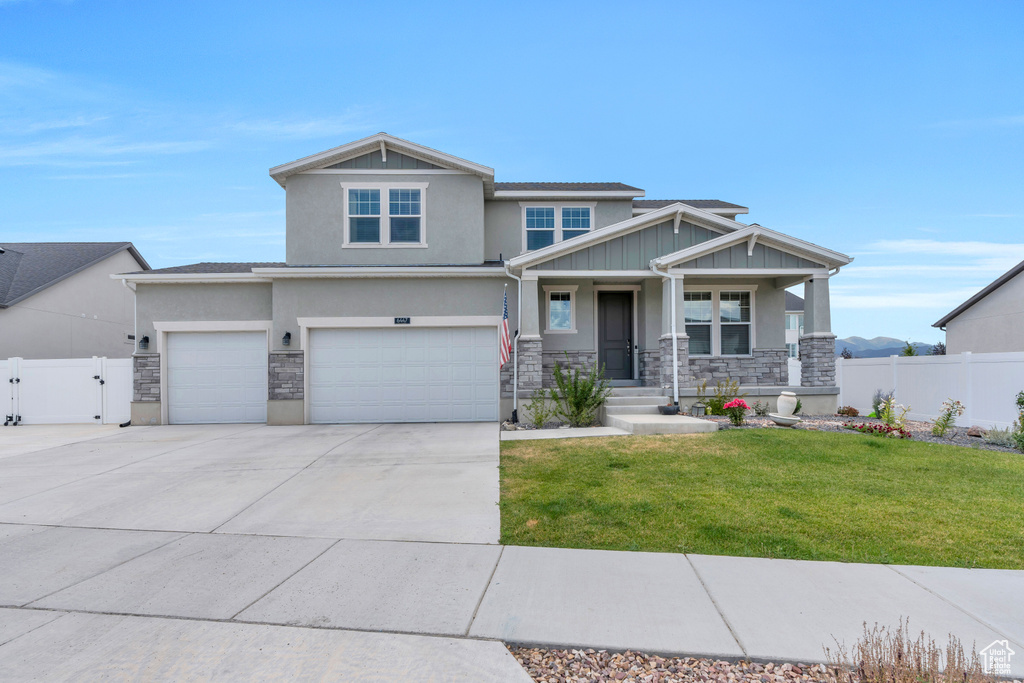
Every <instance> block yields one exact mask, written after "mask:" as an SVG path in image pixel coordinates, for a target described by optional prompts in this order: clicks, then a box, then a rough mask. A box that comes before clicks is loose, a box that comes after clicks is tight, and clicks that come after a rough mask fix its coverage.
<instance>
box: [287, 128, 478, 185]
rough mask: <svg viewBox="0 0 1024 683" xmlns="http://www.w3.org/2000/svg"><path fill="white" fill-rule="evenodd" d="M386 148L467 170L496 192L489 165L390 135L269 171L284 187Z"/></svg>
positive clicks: (454, 168)
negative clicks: (295, 177) (290, 181)
mask: <svg viewBox="0 0 1024 683" xmlns="http://www.w3.org/2000/svg"><path fill="white" fill-rule="evenodd" d="M383 149H393V150H395V151H397V152H401V153H402V154H408V155H409V156H414V157H418V158H420V159H423V160H424V161H429V162H430V163H432V164H437V165H438V166H441V167H442V168H448V169H452V170H457V171H464V172H466V173H472V174H474V175H478V176H480V177H481V178H483V179H484V189H485V191H486V192H487V193H488V194H490V193H491V192H493V191H494V169H493V168H490V167H489V166H484V165H482V164H477V163H474V162H472V161H467V160H466V159H460V158H459V157H456V156H452V155H451V154H445V153H444V152H440V151H438V150H436V149H432V148H430V147H424V146H423V145H418V144H416V143H415V142H410V141H409V140H403V139H402V138H396V137H395V136H393V135H388V134H387V133H377V134H376V135H371V136H370V137H368V138H363V139H362V140H356V141H355V142H350V143H348V144H346V145H341V146H340V147H335V148H333V149H329V150H327V151H324V152H320V153H318V154H313V155H311V156H308V157H303V158H302V159H298V160H296V161H292V162H289V163H287V164H281V165H280V166H275V167H274V168H272V169H270V177H271V178H273V179H274V180H276V181H277V183H278V184H279V185H280V186H281V187H284V184H285V180H286V179H287V178H288V176H292V175H295V174H296V173H302V172H304V171H312V170H314V169H321V168H324V167H326V166H332V165H334V164H337V163H339V162H341V161H344V160H346V159H350V158H352V157H357V156H360V155H362V154H366V153H368V152H373V151H377V150H383Z"/></svg>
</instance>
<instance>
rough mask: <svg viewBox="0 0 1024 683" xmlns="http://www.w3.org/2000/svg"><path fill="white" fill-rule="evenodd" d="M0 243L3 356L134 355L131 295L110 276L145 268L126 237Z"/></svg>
mask: <svg viewBox="0 0 1024 683" xmlns="http://www.w3.org/2000/svg"><path fill="white" fill-rule="evenodd" d="M0 250H2V253H0V359H2V358H12V357H20V358H26V359H28V358H32V359H37V358H89V357H92V356H106V357H108V358H128V357H129V356H131V355H132V352H133V351H134V348H135V344H134V340H133V337H132V335H134V334H135V295H134V293H133V292H132V291H131V290H130V289H129V288H127V287H125V286H123V284H122V283H121V282H118V281H116V280H111V278H110V276H111V274H113V273H123V272H125V271H126V270H138V269H140V268H142V269H143V270H148V269H149V264H147V263H146V261H145V259H143V258H142V256H141V255H140V254H139V252H138V251H136V249H135V247H134V246H132V243H131V242H6V243H3V244H0Z"/></svg>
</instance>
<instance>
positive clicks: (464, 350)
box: [309, 327, 498, 422]
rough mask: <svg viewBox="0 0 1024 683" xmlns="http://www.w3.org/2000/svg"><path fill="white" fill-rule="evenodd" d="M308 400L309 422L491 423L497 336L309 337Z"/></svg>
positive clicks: (439, 332) (423, 330) (455, 332)
mask: <svg viewBox="0 0 1024 683" xmlns="http://www.w3.org/2000/svg"><path fill="white" fill-rule="evenodd" d="M309 394H310V395H309V400H310V407H309V414H310V421H311V422H474V421H496V420H497V419H498V332H497V328H494V327H411V328H363V329H319V330H311V331H310V333H309Z"/></svg>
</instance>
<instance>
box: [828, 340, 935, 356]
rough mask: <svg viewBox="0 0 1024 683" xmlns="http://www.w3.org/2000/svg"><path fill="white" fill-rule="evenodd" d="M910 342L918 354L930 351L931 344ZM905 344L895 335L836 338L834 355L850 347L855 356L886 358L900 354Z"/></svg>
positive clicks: (925, 353)
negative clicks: (870, 337) (869, 337)
mask: <svg viewBox="0 0 1024 683" xmlns="http://www.w3.org/2000/svg"><path fill="white" fill-rule="evenodd" d="M912 343H913V344H914V348H915V349H917V353H918V355H921V356H927V355H928V354H929V353H931V351H932V345H931V344H923V343H921V342H912ZM906 345H907V342H906V341H905V340H903V339H896V338H895V337H875V338H874V339H865V338H864V337H847V338H846V339H837V340H836V355H837V356H838V355H840V354H841V353H842V352H843V349H844V348H847V349H850V352H851V353H853V355H854V356H855V357H856V358H886V357H887V356H899V355H902V354H903V347H904V346H906Z"/></svg>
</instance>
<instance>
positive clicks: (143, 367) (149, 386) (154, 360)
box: [132, 353, 160, 403]
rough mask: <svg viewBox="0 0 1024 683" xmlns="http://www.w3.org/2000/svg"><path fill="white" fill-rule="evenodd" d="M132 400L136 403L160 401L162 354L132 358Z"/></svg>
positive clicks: (140, 355)
mask: <svg viewBox="0 0 1024 683" xmlns="http://www.w3.org/2000/svg"><path fill="white" fill-rule="evenodd" d="M132 385H133V387H132V389H133V390H132V400H133V401H135V402H136V403H142V402H150V401H152V402H157V401H159V400H160V354H159V353H147V354H137V355H135V356H132Z"/></svg>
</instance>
